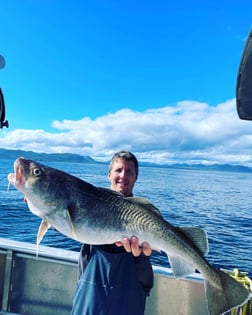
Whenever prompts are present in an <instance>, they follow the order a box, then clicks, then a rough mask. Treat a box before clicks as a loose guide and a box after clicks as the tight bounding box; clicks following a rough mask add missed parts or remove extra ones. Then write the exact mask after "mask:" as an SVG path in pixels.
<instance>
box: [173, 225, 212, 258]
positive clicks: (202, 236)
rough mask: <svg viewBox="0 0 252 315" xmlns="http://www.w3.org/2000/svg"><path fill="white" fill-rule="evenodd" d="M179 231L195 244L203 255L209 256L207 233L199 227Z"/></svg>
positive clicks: (181, 228)
mask: <svg viewBox="0 0 252 315" xmlns="http://www.w3.org/2000/svg"><path fill="white" fill-rule="evenodd" d="M178 229H179V230H180V231H182V233H184V234H185V235H186V236H187V237H188V238H189V239H190V241H191V242H193V244H194V245H195V246H196V247H197V248H198V249H199V250H200V252H201V254H202V255H204V256H205V255H207V253H208V250H209V248H208V240H207V234H206V231H204V230H203V229H200V228H197V227H196V228H195V227H179V228H178Z"/></svg>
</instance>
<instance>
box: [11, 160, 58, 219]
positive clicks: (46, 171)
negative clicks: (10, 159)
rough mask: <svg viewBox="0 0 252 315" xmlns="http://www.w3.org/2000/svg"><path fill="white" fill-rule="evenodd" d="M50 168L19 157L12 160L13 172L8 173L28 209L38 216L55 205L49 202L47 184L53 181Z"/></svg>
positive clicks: (49, 192) (46, 212)
mask: <svg viewBox="0 0 252 315" xmlns="http://www.w3.org/2000/svg"><path fill="white" fill-rule="evenodd" d="M50 170H51V168H50V167H47V166H44V165H42V164H39V163H37V162H34V161H32V160H27V159H24V158H22V157H19V158H17V159H16V160H15V162H14V173H11V174H9V175H8V181H9V183H10V184H11V185H13V186H14V187H15V188H16V189H17V190H19V191H20V192H21V193H23V194H24V198H25V201H26V202H27V204H28V207H29V208H30V210H31V211H32V212H33V213H34V214H36V215H38V216H40V217H44V216H45V215H47V214H48V212H49V211H52V209H53V208H55V206H56V205H54V204H53V203H52V202H51V200H52V192H51V190H50V189H49V185H52V184H53V182H54V181H52V180H50V179H52V178H53V174H52V172H50Z"/></svg>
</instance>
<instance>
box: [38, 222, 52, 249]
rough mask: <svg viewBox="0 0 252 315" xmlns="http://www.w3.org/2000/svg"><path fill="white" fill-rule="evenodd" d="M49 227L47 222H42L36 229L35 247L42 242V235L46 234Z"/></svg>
mask: <svg viewBox="0 0 252 315" xmlns="http://www.w3.org/2000/svg"><path fill="white" fill-rule="evenodd" d="M50 227H51V225H50V224H48V222H47V221H45V220H42V221H41V223H40V226H39V229H38V233H37V245H39V244H40V242H41V241H42V239H43V237H44V235H45V234H46V232H47V231H48V229H49V228H50Z"/></svg>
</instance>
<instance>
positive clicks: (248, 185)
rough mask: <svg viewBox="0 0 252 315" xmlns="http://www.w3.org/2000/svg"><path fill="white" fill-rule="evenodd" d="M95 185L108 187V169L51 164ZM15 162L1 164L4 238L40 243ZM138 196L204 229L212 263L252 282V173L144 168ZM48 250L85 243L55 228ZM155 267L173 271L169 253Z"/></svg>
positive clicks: (157, 257)
mask: <svg viewBox="0 0 252 315" xmlns="http://www.w3.org/2000/svg"><path fill="white" fill-rule="evenodd" d="M47 165H50V166H52V167H55V168H58V169H61V170H64V171H66V172H68V173H71V174H72V175H75V176H77V177H80V178H82V179H84V180H86V181H88V182H90V183H92V184H94V185H97V186H102V187H107V188H108V187H109V181H108V179H107V165H100V164H78V163H60V162H57V163H56V162H54V163H53V162H51V163H47ZM11 172H13V161H12V160H1V159H0V237H2V238H9V239H12V240H18V241H23V242H29V243H33V244H35V243H36V234H37V230H38V227H39V224H40V219H39V218H38V217H36V216H34V215H33V214H32V213H31V212H30V211H29V210H28V207H27V205H26V204H25V203H24V200H23V196H22V194H21V193H20V192H18V191H17V190H16V189H15V188H14V187H13V186H11V187H9V189H8V180H7V175H8V174H9V173H11ZM134 193H135V195H136V196H143V197H146V198H148V199H149V200H150V201H151V202H152V203H153V204H154V205H155V206H157V207H158V208H159V209H160V211H161V212H162V215H163V216H164V218H165V219H166V220H167V221H169V222H170V223H171V224H173V225H175V226H194V227H200V228H203V229H204V230H205V231H206V232H207V235H208V241H209V253H208V254H207V256H206V258H207V260H208V261H209V262H210V263H211V264H212V265H214V266H215V267H218V268H225V269H230V270H233V269H234V268H238V269H239V270H240V271H245V272H248V276H249V277H252V259H251V258H252V255H251V253H252V174H250V173H239V172H222V171H203V170H187V169H169V168H159V167H140V175H139V179H138V181H137V183H136V185H135V190H134ZM41 244H43V245H47V246H52V247H60V248H64V249H70V250H74V251H79V249H80V244H79V243H78V242H75V241H73V240H71V239H69V238H67V237H65V236H63V235H62V234H60V233H59V232H57V231H55V230H53V229H50V230H49V231H48V233H47V234H46V236H45V237H44V239H43V241H42V243H41ZM151 261H152V263H153V264H154V265H159V266H166V267H167V266H169V264H168V260H167V257H166V255H165V254H159V253H158V254H157V253H154V254H153V255H152V256H151Z"/></svg>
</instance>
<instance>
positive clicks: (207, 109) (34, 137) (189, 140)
mask: <svg viewBox="0 0 252 315" xmlns="http://www.w3.org/2000/svg"><path fill="white" fill-rule="evenodd" d="M52 126H53V127H54V128H55V130H56V131H55V132H54V133H50V132H46V131H44V130H24V129H23V130H14V131H4V132H3V133H1V137H0V147H2V148H6V149H22V150H32V151H36V152H48V153H52V152H71V153H77V154H81V155H89V156H91V157H93V158H96V159H100V160H108V159H110V157H111V155H112V154H113V153H114V152H115V151H116V150H120V149H122V148H124V149H128V150H132V151H133V152H134V153H136V155H137V157H138V158H139V159H140V160H142V161H149V162H157V163H178V162H189V163H191V162H194V163H195V162H197V163H199V162H204V163H234V164H245V165H246V164H247V165H252V150H251V149H252V122H248V121H242V120H240V119H239V118H238V115H237V113H236V105H235V99H232V100H228V101H226V102H225V103H222V104H218V105H216V106H209V105H208V104H206V103H200V102H195V101H182V102H178V103H177V104H176V105H175V106H165V107H162V108H156V109H148V110H146V111H144V112H137V111H133V110H131V109H123V110H119V111H117V112H115V113H112V114H108V115H106V116H101V117H97V118H96V119H90V118H88V117H84V118H83V119H80V120H78V121H73V120H67V119H66V120H63V121H53V122H52Z"/></svg>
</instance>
